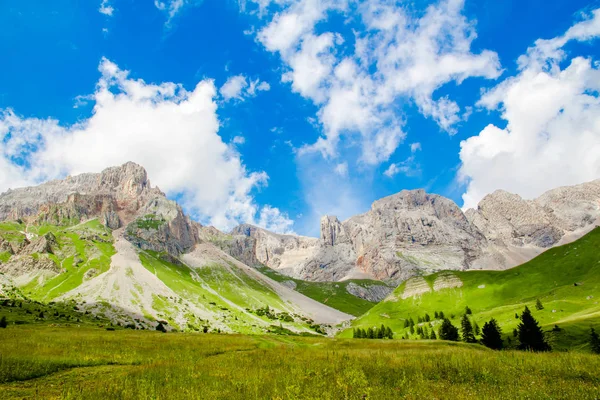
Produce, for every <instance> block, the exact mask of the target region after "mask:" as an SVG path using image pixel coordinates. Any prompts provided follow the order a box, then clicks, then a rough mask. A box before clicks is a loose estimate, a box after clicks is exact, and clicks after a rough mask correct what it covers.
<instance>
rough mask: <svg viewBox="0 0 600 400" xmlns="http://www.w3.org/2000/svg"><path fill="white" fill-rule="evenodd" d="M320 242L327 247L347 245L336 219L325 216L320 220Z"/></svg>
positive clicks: (345, 237)
mask: <svg viewBox="0 0 600 400" xmlns="http://www.w3.org/2000/svg"><path fill="white" fill-rule="evenodd" d="M321 241H322V242H323V243H324V244H325V245H327V246H335V245H336V244H340V243H349V239H348V237H347V236H346V232H345V231H344V227H343V225H342V223H341V222H340V220H339V219H338V218H337V217H335V216H332V215H326V216H324V217H322V218H321Z"/></svg>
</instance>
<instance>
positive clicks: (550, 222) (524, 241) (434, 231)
mask: <svg viewBox="0 0 600 400" xmlns="http://www.w3.org/2000/svg"><path fill="white" fill-rule="evenodd" d="M599 217H600V180H597V181H593V182H589V183H586V184H582V185H577V186H572V187H563V188H558V189H554V190H551V191H549V192H547V193H545V194H543V195H542V196H540V197H539V198H538V199H535V200H524V199H522V198H521V197H519V196H518V195H514V194H510V193H507V192H504V191H497V192H494V193H492V194H490V195H489V196H487V197H486V198H484V199H483V200H482V201H481V203H480V204H479V206H478V208H477V210H467V211H466V213H463V212H462V210H461V209H460V208H459V207H458V206H457V205H456V204H455V203H454V202H453V201H451V200H449V199H446V198H444V197H442V196H438V195H433V194H427V193H425V192H424V191H423V190H412V191H402V192H400V193H397V194H395V195H392V196H389V197H386V198H383V199H381V200H378V201H376V202H374V203H373V205H372V207H371V210H370V211H368V212H366V213H365V214H362V215H358V216H355V217H352V218H350V219H348V220H346V221H343V222H340V221H339V220H338V219H337V218H336V217H333V216H325V217H323V218H322V219H321V234H320V237H319V239H312V238H307V237H301V236H293V235H277V234H274V233H271V232H268V231H266V230H264V229H260V228H256V227H253V226H249V225H242V226H240V227H238V228H236V229H234V230H233V231H232V232H231V235H230V236H229V239H228V240H225V242H227V243H229V244H228V245H225V246H222V248H223V249H224V250H226V251H228V252H229V254H231V255H233V256H234V257H236V258H238V259H241V260H242V261H244V262H247V263H250V264H253V263H257V262H258V263H262V264H264V265H267V266H269V267H271V268H273V269H276V270H278V271H280V272H282V273H285V274H287V275H290V276H293V277H296V278H300V279H306V280H316V281H327V280H342V279H349V278H374V279H380V280H389V281H394V282H400V281H403V280H406V279H408V278H411V277H414V276H416V275H420V274H423V273H425V274H427V273H432V272H435V271H439V270H467V269H505V268H509V267H512V266H515V265H518V264H521V263H523V262H526V261H528V260H530V259H531V258H533V257H535V256H536V255H538V254H539V253H541V252H542V251H544V250H545V249H547V248H549V247H552V246H555V245H558V244H563V243H565V242H569V241H572V240H575V239H577V238H578V237H581V236H582V235H584V234H585V233H587V232H589V231H590V230H591V229H592V228H593V227H594V226H596V225H597V224H598V218H599ZM225 242H223V243H225ZM241 255H243V256H241ZM240 257H241V258H240Z"/></svg>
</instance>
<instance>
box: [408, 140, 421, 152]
mask: <svg viewBox="0 0 600 400" xmlns="http://www.w3.org/2000/svg"><path fill="white" fill-rule="evenodd" d="M419 150H421V143H419V142H417V143H411V145H410V152H411V153H416V152H417V151H419Z"/></svg>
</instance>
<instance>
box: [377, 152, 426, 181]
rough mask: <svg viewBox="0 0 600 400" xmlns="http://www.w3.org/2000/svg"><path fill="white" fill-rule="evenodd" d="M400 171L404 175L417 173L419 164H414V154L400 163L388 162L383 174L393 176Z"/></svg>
mask: <svg viewBox="0 0 600 400" xmlns="http://www.w3.org/2000/svg"><path fill="white" fill-rule="evenodd" d="M400 173H402V174H404V175H406V176H414V175H416V174H418V173H419V166H418V165H416V163H415V157H414V156H410V157H408V158H407V159H406V160H404V161H402V162H400V163H392V164H390V166H389V167H388V168H387V169H386V170H385V171H384V172H383V174H384V175H385V176H387V177H388V178H393V177H394V176H396V175H398V174H400Z"/></svg>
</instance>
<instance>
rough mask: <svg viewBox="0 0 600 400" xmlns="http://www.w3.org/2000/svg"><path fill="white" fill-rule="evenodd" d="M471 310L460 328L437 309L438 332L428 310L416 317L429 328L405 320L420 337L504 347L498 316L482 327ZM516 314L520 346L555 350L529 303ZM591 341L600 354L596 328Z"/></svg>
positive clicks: (377, 332) (363, 334)
mask: <svg viewBox="0 0 600 400" xmlns="http://www.w3.org/2000/svg"><path fill="white" fill-rule="evenodd" d="M535 308H536V309H537V310H543V309H544V307H543V305H542V303H541V301H540V300H539V299H538V300H537V301H536V304H535ZM472 313H473V312H472V310H471V309H470V308H469V307H468V306H467V307H466V308H465V312H464V314H463V316H462V318H461V321H460V329H459V328H458V327H456V326H454V325H453V324H452V322H451V321H450V319H449V318H446V316H445V315H444V313H443V312H442V311H440V312H438V311H436V312H435V313H434V319H436V320H442V323H441V325H440V328H439V330H438V333H437V334H436V332H435V330H434V329H433V326H432V325H431V323H430V321H431V320H432V318H431V317H430V315H429V314H425V316H423V317H420V316H419V317H418V318H417V321H418V323H425V322H427V323H428V326H429V328H428V326H427V325H425V326H417V325H416V324H415V321H414V320H413V318H412V317H410V318H407V319H405V320H404V328H407V329H408V330H409V332H410V333H411V334H415V333H416V334H417V335H419V336H420V337H421V339H430V340H436V339H438V338H439V339H441V340H449V341H455V342H456V341H459V340H462V341H463V342H465V343H481V344H482V345H484V346H486V347H489V348H491V349H494V350H502V349H503V348H504V347H505V346H504V341H503V339H502V328H501V327H500V325H499V324H498V321H496V319H495V318H492V319H490V320H489V321H488V322H486V323H485V324H484V325H483V328H481V329H480V328H479V326H478V325H477V322H471V319H470V318H469V315H471V314H472ZM452 317H454V316H452ZM516 317H517V318H518V319H519V320H520V322H519V325H518V326H517V328H516V329H515V331H514V332H513V334H514V336H515V337H516V338H517V339H518V345H517V349H519V350H525V351H535V352H543V351H550V350H552V347H551V346H550V344H549V343H548V340H547V339H546V336H545V334H544V331H543V330H542V328H541V327H540V325H539V323H538V321H537V320H536V319H535V318H534V317H533V314H532V313H531V310H529V308H528V307H525V309H524V310H523V312H522V313H521V314H520V315H519V314H516ZM556 328H557V327H556ZM556 328H555V329H556ZM480 335H481V339H480V340H478V339H477V336H480ZM353 337H354V338H368V339H383V338H389V339H392V338H393V332H392V330H391V329H390V328H389V327H386V326H384V325H381V328H368V329H367V330H364V329H361V328H355V329H354V334H353ZM407 338H408V337H407V336H406V335H404V336H402V339H407ZM509 341H510V338H509ZM589 343H590V347H591V350H592V352H593V353H595V354H600V337H599V335H598V333H597V332H596V331H595V330H594V329H593V328H591V331H590V339H589Z"/></svg>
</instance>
